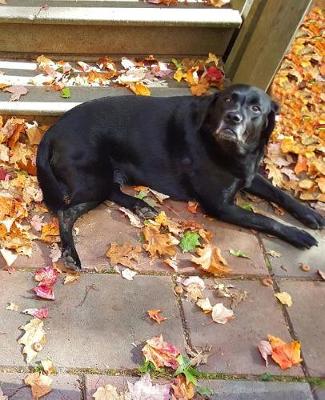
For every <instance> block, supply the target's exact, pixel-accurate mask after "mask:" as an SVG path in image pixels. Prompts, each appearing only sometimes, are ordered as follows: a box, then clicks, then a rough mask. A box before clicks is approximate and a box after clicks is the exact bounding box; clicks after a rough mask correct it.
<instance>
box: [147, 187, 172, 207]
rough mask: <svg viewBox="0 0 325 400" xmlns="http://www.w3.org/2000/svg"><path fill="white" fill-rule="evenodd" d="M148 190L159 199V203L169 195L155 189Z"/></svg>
mask: <svg viewBox="0 0 325 400" xmlns="http://www.w3.org/2000/svg"><path fill="white" fill-rule="evenodd" d="M149 191H150V192H151V193H152V194H153V195H154V196H155V197H156V199H157V200H158V201H159V203H161V204H162V203H163V202H164V201H165V200H167V199H169V197H170V196H167V194H163V193H160V192H157V191H156V190H153V189H150V188H149Z"/></svg>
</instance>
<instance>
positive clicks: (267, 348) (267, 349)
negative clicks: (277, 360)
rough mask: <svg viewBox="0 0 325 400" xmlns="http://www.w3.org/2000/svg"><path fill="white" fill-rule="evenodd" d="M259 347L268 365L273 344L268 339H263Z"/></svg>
mask: <svg viewBox="0 0 325 400" xmlns="http://www.w3.org/2000/svg"><path fill="white" fill-rule="evenodd" d="M257 347H258V349H259V351H260V353H261V356H262V357H263V358H264V360H265V365H266V366H268V365H269V361H268V358H267V357H268V356H271V355H272V346H271V345H270V343H269V342H267V341H266V340H261V341H260V342H259V344H258V346H257Z"/></svg>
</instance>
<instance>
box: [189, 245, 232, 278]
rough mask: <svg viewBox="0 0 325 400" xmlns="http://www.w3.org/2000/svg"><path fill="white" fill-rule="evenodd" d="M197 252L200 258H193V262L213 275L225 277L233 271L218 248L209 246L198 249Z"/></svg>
mask: <svg viewBox="0 0 325 400" xmlns="http://www.w3.org/2000/svg"><path fill="white" fill-rule="evenodd" d="M196 252H197V254H198V255H199V257H195V256H192V258H191V261H192V262H193V263H195V264H198V265H200V267H201V268H203V269H204V270H205V271H207V272H210V273H211V274H212V275H215V276H224V275H227V274H229V272H230V271H231V268H229V266H228V264H227V261H226V260H225V259H224V258H223V257H222V255H221V251H220V249H219V248H218V247H216V246H213V245H211V244H208V245H206V246H205V247H203V248H202V249H200V248H198V249H197V251H196Z"/></svg>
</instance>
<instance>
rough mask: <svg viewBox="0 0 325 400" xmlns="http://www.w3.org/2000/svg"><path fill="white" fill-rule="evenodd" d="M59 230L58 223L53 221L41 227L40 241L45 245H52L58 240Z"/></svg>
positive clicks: (55, 220)
mask: <svg viewBox="0 0 325 400" xmlns="http://www.w3.org/2000/svg"><path fill="white" fill-rule="evenodd" d="M59 235H60V230H59V222H58V220H57V219H53V220H52V221H51V222H49V223H47V224H44V225H43V226H42V235H41V240H43V241H44V242H47V243H52V242H55V241H58V240H59Z"/></svg>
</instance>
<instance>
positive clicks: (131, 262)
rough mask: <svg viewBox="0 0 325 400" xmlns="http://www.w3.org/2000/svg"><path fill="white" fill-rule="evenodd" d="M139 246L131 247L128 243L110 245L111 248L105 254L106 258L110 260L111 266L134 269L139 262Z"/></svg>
mask: <svg viewBox="0 0 325 400" xmlns="http://www.w3.org/2000/svg"><path fill="white" fill-rule="evenodd" d="M140 253H141V246H140V245H136V246H133V245H132V244H130V243H123V244H122V245H118V244H117V243H111V247H110V248H109V250H107V252H106V256H107V257H108V258H109V259H110V263H111V264H112V265H116V264H121V265H124V266H125V267H131V268H132V267H134V266H135V265H136V264H137V263H138V262H139V257H140Z"/></svg>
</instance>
